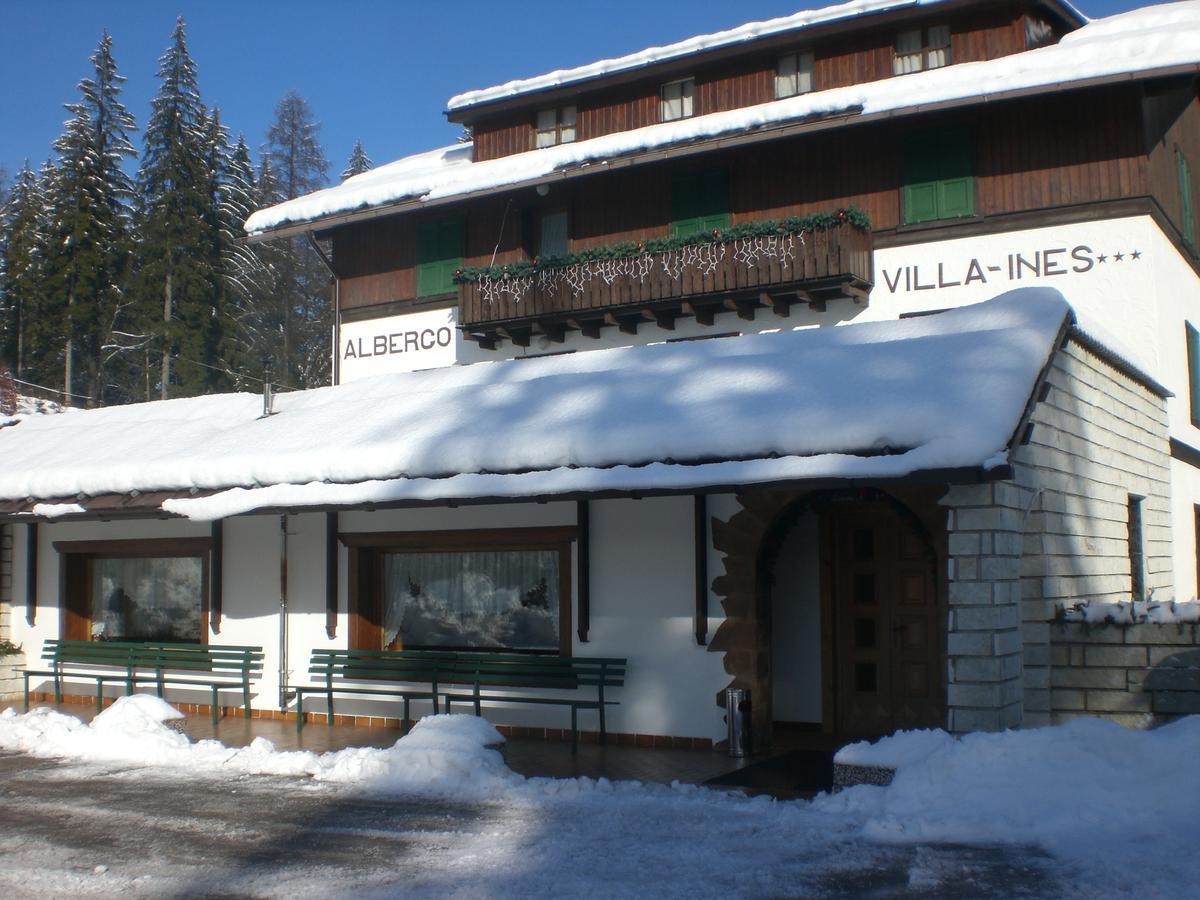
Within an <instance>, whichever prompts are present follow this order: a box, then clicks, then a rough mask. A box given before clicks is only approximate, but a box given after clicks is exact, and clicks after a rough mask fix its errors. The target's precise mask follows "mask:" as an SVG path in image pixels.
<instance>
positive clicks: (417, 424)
mask: <svg viewBox="0 0 1200 900" xmlns="http://www.w3.org/2000/svg"><path fill="white" fill-rule="evenodd" d="M1068 312H1069V310H1068V307H1067V304H1066V302H1065V301H1064V300H1063V299H1062V295H1061V294H1059V293H1058V292H1057V291H1054V290H1052V289H1047V288H1026V289H1022V290H1018V291H1013V292H1010V293H1008V294H1005V295H1003V296H1002V297H1000V298H997V299H996V300H992V301H989V302H986V303H981V304H977V305H973V306H969V307H962V308H960V309H955V310H952V311H949V312H945V313H943V314H941V315H938V316H926V317H919V318H913V319H905V320H900V321H890V322H877V323H866V324H856V325H847V326H844V327H839V328H831V329H821V330H813V329H809V330H802V331H794V332H781V333H777V334H761V335H752V336H745V337H742V338H739V339H738V340H736V341H693V342H682V343H675V344H662V345H654V346H641V347H625V348H617V349H612V350H594V351H590V352H588V353H576V354H570V355H562V356H550V357H542V358H537V359H528V360H506V361H497V362H489V363H479V364H476V365H472V366H451V367H447V368H442V369H432V370H427V371H423V372H409V373H399V374H393V375H381V376H377V377H374V378H365V379H362V380H360V381H355V382H352V383H350V384H346V385H341V386H339V387H333V388H321V389H317V390H311V391H303V392H297V393H293V394H282V395H279V396H278V397H277V399H276V404H275V408H276V410H277V412H276V414H275V415H272V416H270V417H269V418H260V413H261V400H260V398H258V397H257V396H254V395H249V394H234V395H221V396H208V397H197V398H191V399H183V400H170V401H166V402H157V403H146V404H140V405H135V406H123V407H116V408H109V409H102V410H89V411H84V412H79V413H75V414H73V415H70V416H47V417H39V418H37V419H36V420H26V421H24V422H22V423H21V424H20V425H19V426H17V427H15V428H7V429H4V430H2V431H0V456H2V457H3V458H4V460H5V466H4V468H3V470H2V471H0V498H7V499H14V500H20V499H24V498H27V497H34V498H41V499H48V500H49V499H53V498H74V497H75V496H76V495H78V494H84V495H87V496H94V495H96V494H104V493H129V492H131V491H134V490H138V491H143V492H144V491H159V490H162V491H180V492H187V491H189V490H190V489H192V488H196V489H198V490H204V489H230V488H242V489H243V490H241V491H237V492H230V493H227V494H223V495H218V496H217V497H214V498H194V499H181V500H175V501H172V502H170V503H169V504H166V505H164V508H165V509H167V510H169V511H171V512H175V513H180V514H185V515H189V516H194V517H196V518H217V517H220V516H227V515H232V514H234V513H235V512H236V511H238V510H245V509H252V508H259V507H263V506H269V505H274V504H286V505H288V506H303V505H309V504H321V503H336V504H345V505H349V504H352V503H361V502H367V501H368V500H369V499H371V498H374V499H375V500H380V499H383V498H385V497H386V498H388V499H405V498H411V497H420V498H422V499H446V498H454V497H459V496H476V497H481V496H482V497H490V496H502V495H507V496H527V497H528V496H550V495H553V494H554V493H556V492H563V491H567V490H597V489H614V488H626V489H636V488H637V487H639V486H641V487H655V486H658V487H698V486H703V485H722V484H729V485H733V484H754V483H768V482H772V481H779V480H786V479H791V478H816V477H832V478H838V477H841V478H846V477H872V476H875V477H884V476H900V475H905V474H908V473H911V472H914V471H920V470H926V469H940V468H956V467H977V466H980V465H981V464H983V463H984V462H985V461H988V460H991V459H993V457H995V455H996V454H997V453H998V452H1000V451H1003V450H1004V449H1005V447H1006V445H1007V442H1008V440H1009V438H1010V436H1011V435H1012V432H1013V429H1014V428H1015V426H1016V423H1017V420H1018V418H1019V417H1020V415H1021V413H1022V411H1023V409H1024V407H1025V404H1026V402H1027V400H1028V398H1029V395H1030V392H1031V391H1032V389H1033V385H1034V383H1035V381H1036V378H1037V374H1038V372H1039V371H1040V370H1041V368H1042V367H1043V365H1044V364H1045V362H1046V360H1047V359H1048V357H1049V355H1050V353H1051V352H1052V351H1053V348H1054V341H1055V338H1056V336H1057V335H1058V333H1059V331H1060V329H1061V327H1062V325H1063V323H1064V321H1065V320H1066V317H1067V315H1068ZM618 425H619V427H617V426H618ZM722 461H726V462H722ZM616 467H623V468H616ZM452 476H455V477H452ZM389 479H396V481H389V482H387V483H380V482H383V481H385V480H389ZM361 482H366V483H367V484H360V483H361ZM272 485H282V487H274V488H272V487H271V486H272ZM347 485H349V487H347ZM83 505H85V506H86V505H87V504H86V501H83Z"/></svg>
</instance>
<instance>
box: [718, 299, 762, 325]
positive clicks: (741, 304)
mask: <svg viewBox="0 0 1200 900" xmlns="http://www.w3.org/2000/svg"><path fill="white" fill-rule="evenodd" d="M725 307H726V308H727V309H731V310H736V311H737V314H738V318H739V319H745V320H746V321H748V322H753V321H754V316H755V314H756V313H757V311H758V301H757V300H748V299H745V298H743V297H729V298H727V299H726V300H725Z"/></svg>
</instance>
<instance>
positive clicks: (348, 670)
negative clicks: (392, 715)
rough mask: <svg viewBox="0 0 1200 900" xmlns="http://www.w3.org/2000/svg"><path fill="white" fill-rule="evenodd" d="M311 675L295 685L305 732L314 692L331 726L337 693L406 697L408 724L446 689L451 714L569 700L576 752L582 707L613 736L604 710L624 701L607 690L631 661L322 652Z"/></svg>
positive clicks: (436, 702) (299, 719) (298, 726)
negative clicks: (422, 704) (307, 702)
mask: <svg viewBox="0 0 1200 900" xmlns="http://www.w3.org/2000/svg"><path fill="white" fill-rule="evenodd" d="M309 674H310V675H311V676H312V677H313V678H314V680H317V681H319V683H317V684H313V685H308V686H301V687H297V688H295V691H296V730H297V731H299V730H300V729H301V728H303V727H304V696H305V695H306V694H323V695H324V696H325V703H326V714H327V716H328V721H329V723H330V724H332V723H333V716H334V712H333V710H334V702H335V694H340V693H346V694H368V695H376V696H390V697H400V698H401V699H402V700H403V701H404V723H405V725H407V723H408V720H409V705H410V702H411V701H412V700H429V701H430V702H431V703H432V704H433V711H434V712H435V713H436V712H439V711H440V709H441V704H440V703H439V699H438V698H439V694H440V696H441V697H442V699H443V700H444V701H445V711H446V712H450V710H451V704H452V703H454V702H460V703H470V704H472V705H473V706H474V708H475V714H476V715H482V706H483V704H484V703H488V704H492V703H529V704H549V705H556V706H569V707H570V708H571V750H572V752H574V751H575V750H576V749H577V746H578V736H579V730H578V715H579V710H581V709H594V710H596V711H597V712H598V713H599V717H600V741H601V743H604V742H605V741H606V739H607V730H606V727H605V716H604V712H605V708H606V707H607V706H612V705H615V703H616V701H615V700H608V699H606V698H605V696H604V691H605V689H606V688H614V687H621V686H622V685H623V684H624V683H625V660H624V659H607V658H606V659H597V658H587V657H564V656H551V655H542V654H532V653H505V652H490V653H489V652H481V651H469V650H314V651H313V655H312V662H311V664H310V666H309ZM347 682H351V683H347ZM363 682H374V683H368V684H363ZM384 682H387V683H386V684H385V683H384ZM401 685H421V687H420V688H410V687H407V686H401ZM448 685H460V686H466V685H469V686H470V693H466V692H457V693H456V692H453V691H448V690H447V689H446V688H447V686H448ZM501 688H508V689H513V688H516V689H522V688H524V689H530V690H532V689H537V690H554V691H571V692H574V693H576V694H578V693H579V692H581V691H586V690H589V689H594V695H590V696H586V697H582V696H573V697H567V696H561V695H560V696H557V697H546V696H542V695H540V694H533V693H529V692H528V691H527V692H525V693H521V692H514V691H512V690H500V689H501Z"/></svg>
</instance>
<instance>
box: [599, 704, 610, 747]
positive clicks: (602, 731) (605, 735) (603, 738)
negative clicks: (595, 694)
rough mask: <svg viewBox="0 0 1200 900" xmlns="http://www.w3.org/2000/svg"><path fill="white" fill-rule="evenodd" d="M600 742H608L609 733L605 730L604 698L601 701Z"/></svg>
mask: <svg viewBox="0 0 1200 900" xmlns="http://www.w3.org/2000/svg"><path fill="white" fill-rule="evenodd" d="M600 743H601V744H602V745H603V744H607V743H608V733H607V731H605V728H604V701H603V700H601V701H600Z"/></svg>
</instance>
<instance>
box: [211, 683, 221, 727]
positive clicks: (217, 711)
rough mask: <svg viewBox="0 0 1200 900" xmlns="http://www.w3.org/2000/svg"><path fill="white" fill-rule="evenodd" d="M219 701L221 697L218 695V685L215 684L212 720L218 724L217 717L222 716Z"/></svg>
mask: <svg viewBox="0 0 1200 900" xmlns="http://www.w3.org/2000/svg"><path fill="white" fill-rule="evenodd" d="M218 702H219V699H218V697H217V686H216V685H215V684H214V685H213V687H212V720H213V724H214V725H216V724H217V719H218V718H220V715H221V707H219V706H217V703H218Z"/></svg>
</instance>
